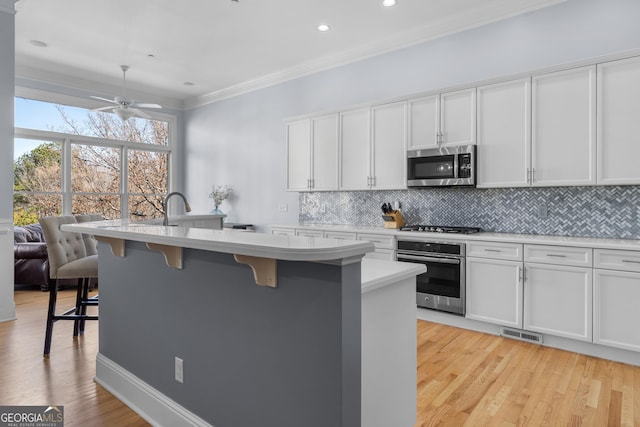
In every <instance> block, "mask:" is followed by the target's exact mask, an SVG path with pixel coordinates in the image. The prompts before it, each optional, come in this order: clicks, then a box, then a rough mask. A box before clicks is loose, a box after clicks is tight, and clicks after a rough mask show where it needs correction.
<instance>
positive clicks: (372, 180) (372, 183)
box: [369, 176, 376, 187]
mask: <svg viewBox="0 0 640 427" xmlns="http://www.w3.org/2000/svg"><path fill="white" fill-rule="evenodd" d="M369 185H370V186H372V187H375V186H376V177H375V176H372V177H371V184H369Z"/></svg>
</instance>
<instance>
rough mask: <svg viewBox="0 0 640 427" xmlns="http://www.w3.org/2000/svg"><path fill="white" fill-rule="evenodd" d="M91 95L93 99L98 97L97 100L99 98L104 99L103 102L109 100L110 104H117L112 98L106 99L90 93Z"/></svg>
mask: <svg viewBox="0 0 640 427" xmlns="http://www.w3.org/2000/svg"><path fill="white" fill-rule="evenodd" d="M91 97H92V98H93V99H98V100H100V101H105V102H110V103H112V104H117V102H116V101H114V100H113V99H107V98H103V97H101V96H93V95H91Z"/></svg>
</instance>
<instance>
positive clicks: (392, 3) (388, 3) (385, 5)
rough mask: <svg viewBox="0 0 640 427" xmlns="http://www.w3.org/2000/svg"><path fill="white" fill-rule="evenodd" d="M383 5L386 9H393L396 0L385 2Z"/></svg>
mask: <svg viewBox="0 0 640 427" xmlns="http://www.w3.org/2000/svg"><path fill="white" fill-rule="evenodd" d="M382 5H383V6H384V7H391V6H395V5H396V0H383V1H382Z"/></svg>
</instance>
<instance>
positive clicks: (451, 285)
mask: <svg viewBox="0 0 640 427" xmlns="http://www.w3.org/2000/svg"><path fill="white" fill-rule="evenodd" d="M398 261H404V262H414V263H418V264H424V265H425V266H426V267H427V272H426V273H423V274H420V275H419V276H417V287H416V302H417V304H418V306H419V307H424V308H431V309H435V310H440V311H446V312H450V313H455V314H459V315H462V316H464V314H465V245H464V243H463V242H459V243H456V242H445V241H427V240H424V239H420V238H415V239H412V238H410V237H404V236H403V237H398Z"/></svg>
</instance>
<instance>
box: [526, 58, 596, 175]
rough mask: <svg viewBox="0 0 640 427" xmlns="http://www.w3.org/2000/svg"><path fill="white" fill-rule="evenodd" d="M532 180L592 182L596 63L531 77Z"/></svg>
mask: <svg viewBox="0 0 640 427" xmlns="http://www.w3.org/2000/svg"><path fill="white" fill-rule="evenodd" d="M532 93H533V95H532V101H533V107H532V110H533V111H532V161H531V180H532V182H533V185H536V186H558V185H564V186H566V185H593V184H595V183H596V172H595V171H596V158H595V155H596V145H595V142H596V138H595V131H596V97H595V95H596V67H595V66H590V67H582V68H575V69H570V70H566V71H561V72H557V73H551V74H543V75H539V76H534V77H533V86H532Z"/></svg>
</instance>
